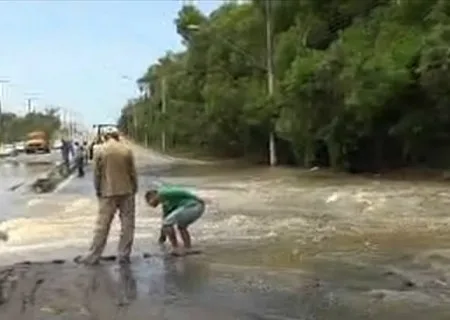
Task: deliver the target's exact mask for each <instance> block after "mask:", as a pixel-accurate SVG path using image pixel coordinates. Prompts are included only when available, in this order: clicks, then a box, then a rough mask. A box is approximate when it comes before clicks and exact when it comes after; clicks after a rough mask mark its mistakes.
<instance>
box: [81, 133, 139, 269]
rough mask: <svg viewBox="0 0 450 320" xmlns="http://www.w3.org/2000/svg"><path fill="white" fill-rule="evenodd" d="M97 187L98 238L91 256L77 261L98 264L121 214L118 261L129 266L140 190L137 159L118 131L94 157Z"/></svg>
mask: <svg viewBox="0 0 450 320" xmlns="http://www.w3.org/2000/svg"><path fill="white" fill-rule="evenodd" d="M94 186H95V191H96V194H97V198H98V201H99V211H98V215H97V221H96V227H95V231H94V237H93V240H92V245H91V247H90V250H89V253H88V254H87V255H86V256H85V257H82V258H80V259H77V261H79V262H82V263H85V264H96V263H98V262H99V260H100V257H101V254H102V253H103V250H104V248H105V245H106V241H107V238H108V233H109V230H110V227H111V222H112V220H113V218H114V215H115V213H116V211H119V218H120V223H121V232H120V239H119V246H118V260H119V262H120V263H129V262H130V254H131V250H132V246H133V241H134V227H135V195H136V193H137V189H138V181H137V174H136V168H135V162H134V156H133V153H132V151H131V149H130V148H128V147H127V146H126V145H125V144H123V143H121V142H120V137H119V133H118V131H117V130H114V129H111V130H110V131H109V132H108V133H107V141H106V142H105V143H104V145H103V146H102V150H101V152H100V153H98V154H97V155H95V157H94Z"/></svg>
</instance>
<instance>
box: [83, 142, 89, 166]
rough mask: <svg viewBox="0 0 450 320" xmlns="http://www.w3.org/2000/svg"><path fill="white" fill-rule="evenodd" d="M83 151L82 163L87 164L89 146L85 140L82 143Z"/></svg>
mask: <svg viewBox="0 0 450 320" xmlns="http://www.w3.org/2000/svg"><path fill="white" fill-rule="evenodd" d="M83 149H84V163H85V164H87V163H88V162H89V146H88V143H87V141H86V140H84V141H83Z"/></svg>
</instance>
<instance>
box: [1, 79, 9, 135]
mask: <svg viewBox="0 0 450 320" xmlns="http://www.w3.org/2000/svg"><path fill="white" fill-rule="evenodd" d="M7 83H9V81H8V80H2V79H0V142H2V140H3V139H4V138H5V137H4V136H3V134H4V133H3V93H4V85H5V84H7Z"/></svg>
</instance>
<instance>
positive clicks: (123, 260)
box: [119, 257, 131, 265]
mask: <svg viewBox="0 0 450 320" xmlns="http://www.w3.org/2000/svg"><path fill="white" fill-rule="evenodd" d="M130 263H131V260H130V257H121V258H119V264H122V265H123V264H130Z"/></svg>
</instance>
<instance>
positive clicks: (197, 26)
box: [187, 24, 202, 31]
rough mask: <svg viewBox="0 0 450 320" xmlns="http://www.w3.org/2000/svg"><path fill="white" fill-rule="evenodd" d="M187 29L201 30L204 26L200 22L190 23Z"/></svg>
mask: <svg viewBox="0 0 450 320" xmlns="http://www.w3.org/2000/svg"><path fill="white" fill-rule="evenodd" d="M187 29H188V30H190V31H200V30H201V29H202V28H201V27H200V26H199V25H198V24H189V25H188V26H187Z"/></svg>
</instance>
